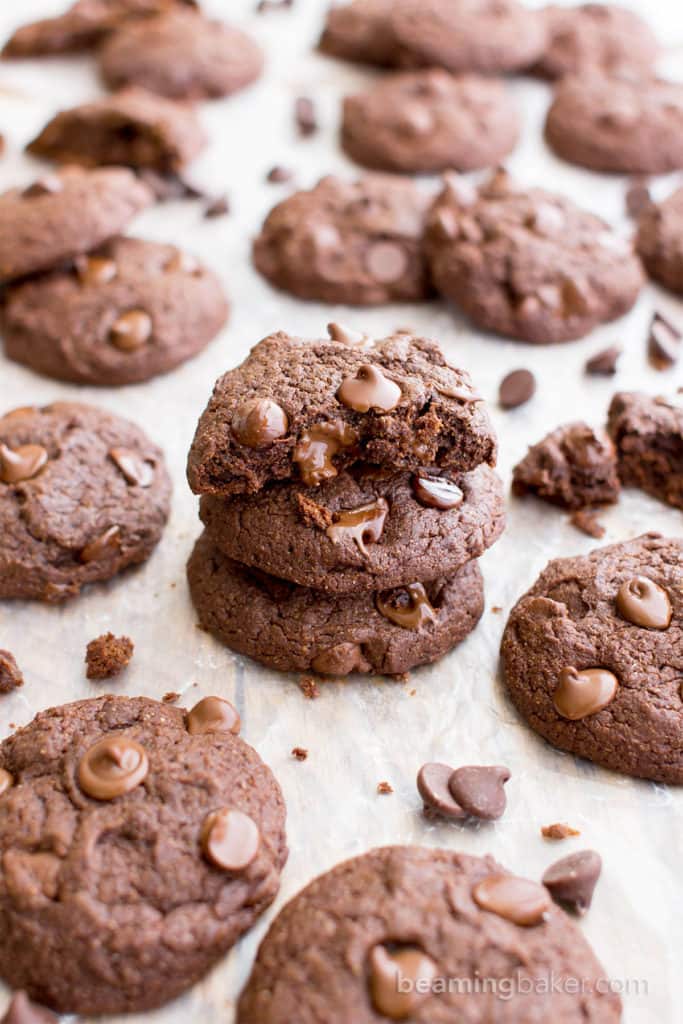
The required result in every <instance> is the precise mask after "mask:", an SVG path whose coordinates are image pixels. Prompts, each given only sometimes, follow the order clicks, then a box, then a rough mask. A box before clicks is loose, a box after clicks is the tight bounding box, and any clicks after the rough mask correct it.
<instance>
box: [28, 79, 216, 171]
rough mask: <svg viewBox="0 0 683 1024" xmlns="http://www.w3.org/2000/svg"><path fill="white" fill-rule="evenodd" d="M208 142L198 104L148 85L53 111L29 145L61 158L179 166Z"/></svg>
mask: <svg viewBox="0 0 683 1024" xmlns="http://www.w3.org/2000/svg"><path fill="white" fill-rule="evenodd" d="M205 145H206V136H205V134H204V129H203V128H202V126H201V123H200V121H199V118H198V117H197V115H196V113H195V111H194V109H193V108H192V107H190V106H188V105H186V104H184V103H174V102H173V101H172V100H167V99H164V97H163V96H156V95H155V94H154V93H151V92H146V90H144V89H137V88H134V87H131V88H129V89H122V90H121V91H120V92H117V93H115V94H114V95H113V96H105V97H104V98H103V99H100V100H95V102H94V103H84V104H83V105H82V106H80V107H74V108H73V109H72V110H63V111H62V112H61V113H59V114H57V115H55V117H53V118H52V120H51V121H50V122H49V123H48V124H47V125H46V126H45V128H43V130H42V132H41V133H40V135H38V136H37V137H36V138H35V139H34V140H33V141H32V142H30V143H29V144H28V146H27V147H26V148H27V150H28V151H29V153H33V154H34V156H39V157H44V158H45V159H46V160H55V161H57V163H61V164H81V165H83V166H84V167H97V166H100V165H103V164H121V165H123V166H126V167H151V168H152V169H153V170H155V171H158V172H159V173H160V174H168V173H170V172H172V171H179V170H180V169H181V168H182V167H183V165H184V164H186V163H189V162H190V160H192V159H193V157H195V156H196V155H197V154H198V153H200V152H201V150H202V149H203V148H204V146H205Z"/></svg>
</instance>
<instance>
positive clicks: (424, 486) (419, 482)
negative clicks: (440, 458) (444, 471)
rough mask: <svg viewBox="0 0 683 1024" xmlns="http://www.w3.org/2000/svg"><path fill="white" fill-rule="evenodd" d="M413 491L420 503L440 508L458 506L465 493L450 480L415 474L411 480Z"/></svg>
mask: <svg viewBox="0 0 683 1024" xmlns="http://www.w3.org/2000/svg"><path fill="white" fill-rule="evenodd" d="M411 483H412V487H413V493H414V495H415V497H416V498H417V500H418V501H419V502H420V504H421V505H426V506H427V507H428V508H438V509H442V510H444V511H445V510H446V509H450V508H458V507H459V506H460V505H462V503H463V501H464V500H465V495H464V494H463V492H462V491H461V489H460V488H459V487H458V485H457V484H455V483H453V481H452V480H447V479H446V478H445V477H439V476H436V477H430V476H423V475H422V474H417V473H416V474H415V476H414V477H413V478H412V480H411Z"/></svg>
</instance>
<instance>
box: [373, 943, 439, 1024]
mask: <svg viewBox="0 0 683 1024" xmlns="http://www.w3.org/2000/svg"><path fill="white" fill-rule="evenodd" d="M369 959H370V979H369V980H370V993H371V995H372V1002H373V1004H374V1007H375V1009H376V1010H377V1011H378V1012H379V1013H381V1014H383V1016H385V1017H388V1018H389V1020H405V1019H406V1018H407V1017H410V1016H412V1014H413V1013H414V1012H415V1010H416V1009H417V1008H418V1006H419V1005H420V1003H421V1002H423V1001H424V1000H425V999H426V998H427V996H428V995H429V991H428V989H429V984H430V982H432V981H433V980H434V978H435V977H436V973H437V967H436V964H435V963H434V961H433V960H432V959H431V957H429V956H427V954H426V953H424V952H423V951H422V950H421V949H418V948H417V946H403V947H401V948H399V949H395V950H392V949H391V948H388V947H387V946H382V945H378V946H374V947H373V949H371V951H370V958H369ZM425 989H427V991H424V990H425Z"/></svg>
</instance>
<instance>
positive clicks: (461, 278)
mask: <svg viewBox="0 0 683 1024" xmlns="http://www.w3.org/2000/svg"><path fill="white" fill-rule="evenodd" d="M425 250H426V252H427V256H428V259H429V263H430V268H431V271H432V277H433V280H434V283H435V285H436V287H437V288H438V290H439V291H440V292H441V293H442V294H443V295H444V296H446V298H448V299H451V300H452V301H453V302H454V303H456V305H458V306H459V307H460V308H461V309H462V310H463V311H464V312H465V313H466V314H467V316H468V317H470V319H471V320H472V322H473V323H475V324H476V325H477V326H478V327H481V328H483V329H485V330H489V331H496V332H497V333H499V334H504V335H508V336H509V337H511V338H519V339H521V340H522V341H528V342H532V343H533V344H538V345H544V344H550V343H552V342H560V341H571V340H573V339H575V338H581V337H583V335H585V334H587V333H588V332H589V331H591V330H592V329H593V328H594V327H596V326H597V325H598V324H602V323H606V322H608V321H611V320H614V319H616V318H617V317H619V316H622V315H623V314H624V313H626V312H628V310H629V309H630V308H631V307H632V306H633V304H634V302H635V301H636V299H637V297H638V293H639V291H640V288H641V286H642V284H643V273H642V269H641V266H640V262H639V260H638V258H637V257H636V256H635V254H634V252H633V247H632V245H631V243H630V242H628V241H625V240H624V239H622V238H620V237H619V236H618V235H616V234H615V233H614V232H613V231H612V230H611V229H610V227H609V225H608V224H606V223H605V221H604V220H602V219H601V218H600V217H597V216H595V215H594V214H592V213H588V212H587V211H585V210H582V209H581V208H580V207H578V206H575V205H574V203H572V202H571V200H569V199H566V198H565V197H563V196H559V195H556V194H555V193H551V192H546V191H545V190H543V189H528V190H527V191H521V190H520V189H519V188H517V187H516V186H515V185H514V183H513V182H512V181H511V180H510V178H509V177H508V176H507V175H506V174H505V173H504V172H499V173H497V174H496V175H495V176H494V177H493V178H492V179H491V180H490V181H489V182H488V183H487V184H484V185H483V186H481V188H480V189H479V191H478V192H477V191H475V190H474V189H473V187H472V186H471V185H469V183H468V182H466V181H464V180H460V179H457V178H450V179H449V180H448V181H447V183H446V187H445V188H444V190H443V192H442V193H441V195H440V196H439V198H438V199H437V200H436V202H435V204H434V206H433V208H432V211H431V214H430V217H429V221H428V225H427V232H426V239H425Z"/></svg>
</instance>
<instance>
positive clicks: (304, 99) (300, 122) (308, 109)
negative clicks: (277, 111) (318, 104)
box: [294, 96, 318, 138]
mask: <svg viewBox="0 0 683 1024" xmlns="http://www.w3.org/2000/svg"><path fill="white" fill-rule="evenodd" d="M294 117H295V119H296V126H297V129H298V131H299V135H302V136H303V137H304V138H307V137H308V136H309V135H314V134H315V133H316V132H317V130H318V119H317V117H316V115H315V104H314V103H313V100H312V99H311V98H310V97H309V96H299V98H298V99H297V101H296V103H295V104H294Z"/></svg>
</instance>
